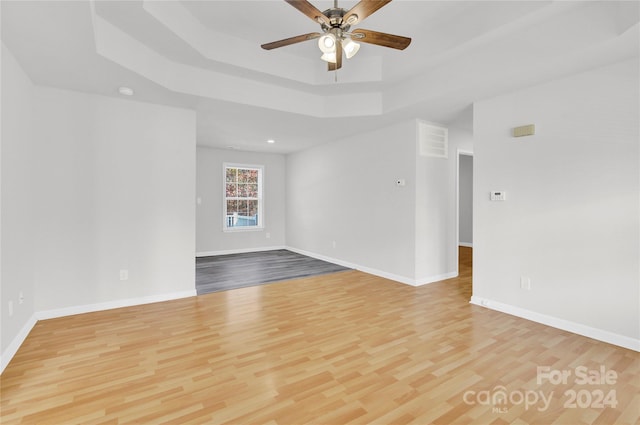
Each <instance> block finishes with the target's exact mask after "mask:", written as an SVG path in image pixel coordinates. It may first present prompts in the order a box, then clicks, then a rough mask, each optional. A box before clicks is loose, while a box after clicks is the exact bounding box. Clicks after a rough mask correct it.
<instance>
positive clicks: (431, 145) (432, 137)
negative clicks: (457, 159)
mask: <svg viewBox="0 0 640 425" xmlns="http://www.w3.org/2000/svg"><path fill="white" fill-rule="evenodd" d="M417 121H418V147H419V152H420V156H428V157H432V158H445V159H446V158H448V157H449V130H448V129H447V128H444V127H438V126H436V125H432V124H427V123H426V122H424V121H420V120H417Z"/></svg>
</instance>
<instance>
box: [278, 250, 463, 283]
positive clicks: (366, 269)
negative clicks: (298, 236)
mask: <svg viewBox="0 0 640 425" xmlns="http://www.w3.org/2000/svg"><path fill="white" fill-rule="evenodd" d="M286 249H288V250H289V251H292V252H297V253H298V254H302V255H306V256H307V257H311V258H316V259H318V260H322V261H327V262H329V263H333V264H338V265H339V266H343V267H348V268H350V269H355V270H359V271H361V272H364V273H369V274H372V275H374V276H378V277H382V278H385V279H389V280H393V281H396V282H400V283H404V284H405V285H411V286H421V285H426V284H428V283H433V282H438V281H440V280H444V279H450V278H452V277H456V276H457V275H458V273H457V272H452V273H447V274H443V275H438V276H430V277H426V278H422V279H411V278H408V277H405V276H400V275H397V274H394V273H389V272H385V271H383V270H378V269H374V268H371V267H367V266H363V265H360V264H355V263H350V262H348V261H343V260H339V259H337V258H332V257H328V256H325V255H321V254H316V253H315V252H309V251H305V250H303V249H298V248H293V247H290V246H288V247H286Z"/></svg>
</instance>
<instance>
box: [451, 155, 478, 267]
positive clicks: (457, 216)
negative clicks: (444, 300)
mask: <svg viewBox="0 0 640 425" xmlns="http://www.w3.org/2000/svg"><path fill="white" fill-rule="evenodd" d="M461 156H470V157H471V158H473V151H470V150H466V149H460V148H458V149H457V151H456V245H455V246H456V275H458V274H459V273H460V269H459V266H458V262H459V261H460V258H459V257H460V256H459V254H458V253H459V247H460V157H461ZM474 165H475V164H474ZM474 174H475V166H474ZM473 181H475V179H473V177H472V182H473ZM472 186H473V183H472ZM472 192H473V189H472ZM472 206H473V204H472Z"/></svg>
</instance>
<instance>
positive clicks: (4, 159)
mask: <svg viewBox="0 0 640 425" xmlns="http://www.w3.org/2000/svg"><path fill="white" fill-rule="evenodd" d="M1 87H2V126H1V127H2V140H1V166H0V171H1V177H0V178H1V180H0V182H1V185H0V195H1V215H0V252H1V257H0V261H1V263H0V264H1V266H0V318H1V320H0V322H1V323H2V325H1V338H0V350H1V352H2V353H3V362H2V363H3V364H2V366H3V367H4V366H5V364H4V363H5V361H4V359H5V356H4V353H6V352H7V349H8V348H9V346H10V345H11V343H12V341H13V340H14V339H15V338H16V337H17V336H18V334H19V333H20V332H21V330H22V329H23V327H25V326H26V325H27V324H28V323H29V320H30V319H31V317H32V316H33V314H34V312H35V305H34V302H35V283H34V276H33V265H32V261H33V250H34V247H35V243H34V235H33V227H34V220H33V218H34V215H33V213H32V212H33V198H32V194H33V180H32V173H33V168H34V167H33V151H34V148H33V137H32V122H33V121H32V115H33V105H32V93H33V85H32V84H31V81H30V80H29V79H28V77H27V76H26V74H25V73H24V71H23V70H22V69H21V68H20V65H18V63H17V62H16V60H15V58H14V57H13V55H12V54H11V52H10V51H9V50H7V49H6V48H5V46H4V44H3V45H2V82H1ZM20 292H22V293H23V296H24V301H23V303H22V304H20V303H19V295H20ZM9 302H12V303H13V307H14V308H13V315H11V316H10V315H9V309H8V305H9ZM25 332H26V331H25ZM15 350H17V346H16V347H14V349H13V351H14V352H15Z"/></svg>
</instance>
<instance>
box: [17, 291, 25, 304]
mask: <svg viewBox="0 0 640 425" xmlns="http://www.w3.org/2000/svg"><path fill="white" fill-rule="evenodd" d="M18 304H24V293H23V292H22V291H20V295H19V296H18Z"/></svg>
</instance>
